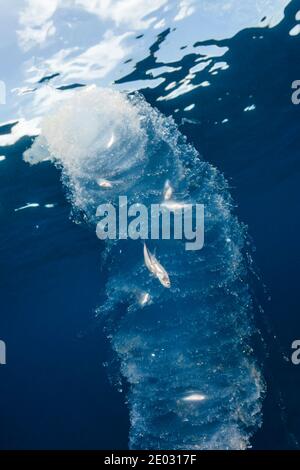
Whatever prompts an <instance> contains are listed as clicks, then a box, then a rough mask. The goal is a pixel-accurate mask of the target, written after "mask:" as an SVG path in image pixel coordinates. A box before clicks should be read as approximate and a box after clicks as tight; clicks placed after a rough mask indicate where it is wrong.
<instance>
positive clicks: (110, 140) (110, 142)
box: [106, 134, 115, 149]
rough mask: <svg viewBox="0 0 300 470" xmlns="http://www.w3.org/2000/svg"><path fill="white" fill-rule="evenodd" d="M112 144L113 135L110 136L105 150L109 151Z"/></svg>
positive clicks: (113, 140)
mask: <svg viewBox="0 0 300 470" xmlns="http://www.w3.org/2000/svg"><path fill="white" fill-rule="evenodd" d="M114 142H115V136H114V134H112V135H111V138H110V139H109V142H108V144H107V146H106V148H107V149H110V147H111V146H112V145H113V144H114Z"/></svg>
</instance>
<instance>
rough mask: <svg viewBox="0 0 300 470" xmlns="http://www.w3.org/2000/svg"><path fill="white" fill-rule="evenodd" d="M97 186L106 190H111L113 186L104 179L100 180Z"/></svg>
mask: <svg viewBox="0 0 300 470" xmlns="http://www.w3.org/2000/svg"><path fill="white" fill-rule="evenodd" d="M97 184H98V186H100V188H104V189H110V188H112V186H113V185H112V183H111V182H110V181H108V180H105V179H104V178H98V179H97Z"/></svg>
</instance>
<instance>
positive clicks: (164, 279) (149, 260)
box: [144, 243, 171, 289]
mask: <svg viewBox="0 0 300 470" xmlns="http://www.w3.org/2000/svg"><path fill="white" fill-rule="evenodd" d="M144 260H145V265H146V266H147V268H148V269H149V271H150V272H151V273H152V274H153V275H154V276H155V277H157V279H158V280H159V282H160V283H161V284H162V285H163V286H164V287H166V288H167V289H169V288H170V287H171V282H170V278H169V275H168V273H167V271H166V270H165V269H164V268H163V267H162V265H161V264H160V263H159V262H158V261H157V259H156V258H155V256H154V255H152V254H151V253H150V251H149V250H148V248H147V246H146V243H144Z"/></svg>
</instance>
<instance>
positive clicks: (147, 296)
mask: <svg viewBox="0 0 300 470" xmlns="http://www.w3.org/2000/svg"><path fill="white" fill-rule="evenodd" d="M150 298H151V297H150V294H149V293H148V292H143V293H142V294H141V295H140V298H139V304H140V305H141V306H142V307H143V306H144V305H146V304H148V303H149V302H150Z"/></svg>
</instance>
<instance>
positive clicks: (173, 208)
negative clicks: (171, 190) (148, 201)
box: [161, 201, 188, 211]
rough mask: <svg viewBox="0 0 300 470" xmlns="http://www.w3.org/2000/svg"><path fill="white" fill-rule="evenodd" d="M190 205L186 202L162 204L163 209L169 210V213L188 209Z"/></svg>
mask: <svg viewBox="0 0 300 470" xmlns="http://www.w3.org/2000/svg"><path fill="white" fill-rule="evenodd" d="M187 206H188V204H186V203H184V202H177V201H166V202H163V203H162V204H161V207H164V208H165V209H168V210H169V211H178V210H180V209H184V208H185V207H187Z"/></svg>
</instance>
